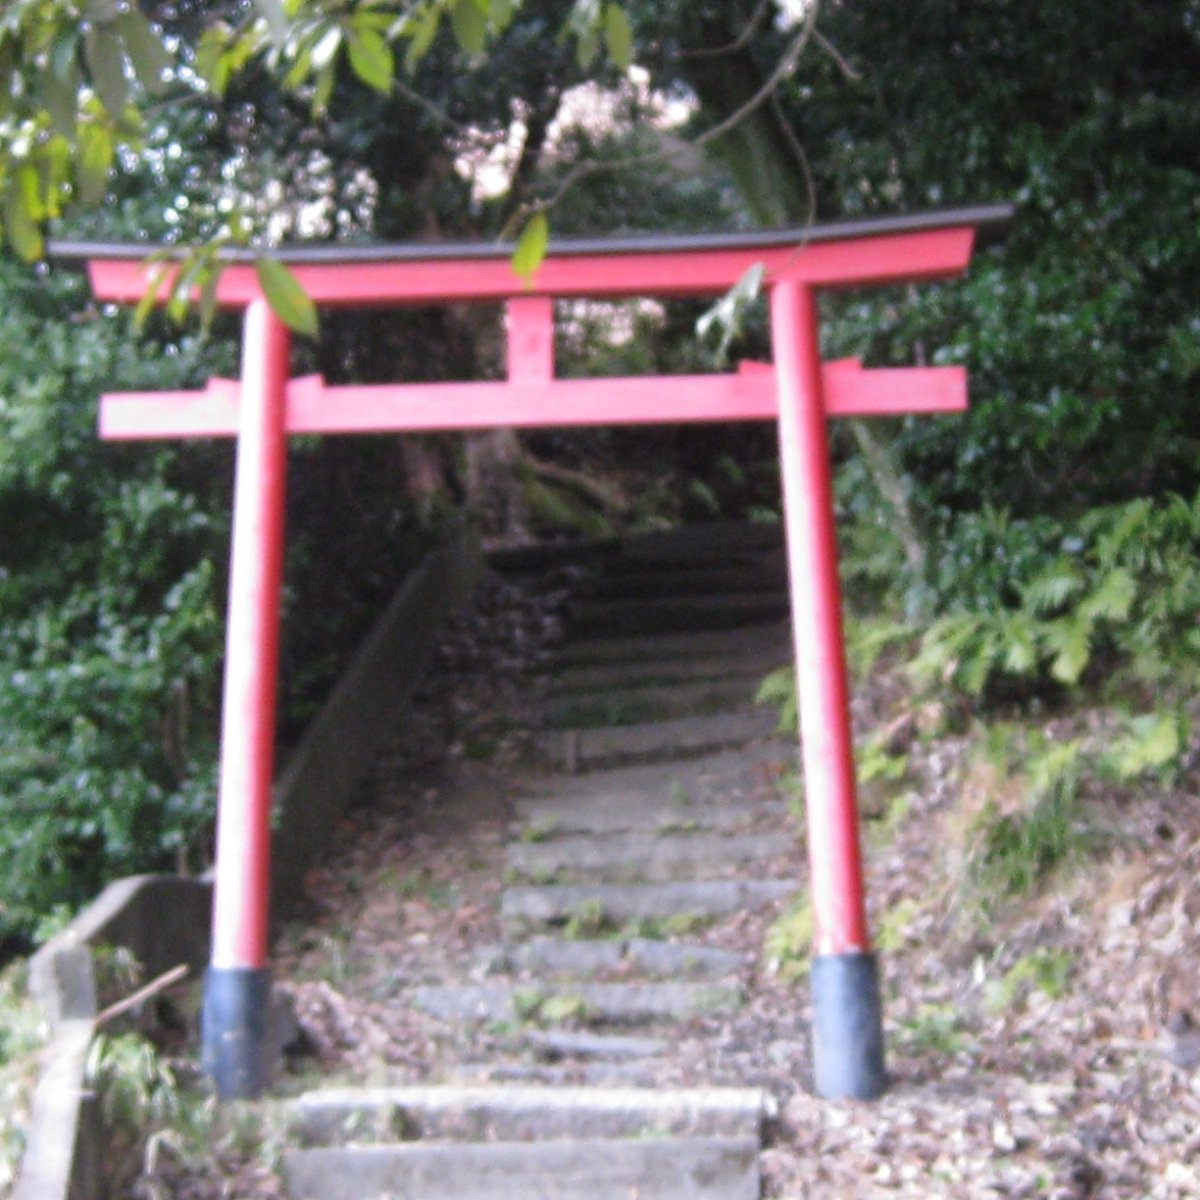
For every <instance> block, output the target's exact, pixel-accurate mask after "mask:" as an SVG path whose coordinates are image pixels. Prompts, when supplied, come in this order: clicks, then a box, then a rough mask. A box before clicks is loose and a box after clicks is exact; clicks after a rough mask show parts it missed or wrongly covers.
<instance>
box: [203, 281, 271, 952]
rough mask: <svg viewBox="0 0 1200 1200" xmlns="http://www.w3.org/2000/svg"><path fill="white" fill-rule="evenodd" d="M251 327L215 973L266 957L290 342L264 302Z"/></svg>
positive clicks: (251, 309) (237, 493)
mask: <svg viewBox="0 0 1200 1200" xmlns="http://www.w3.org/2000/svg"><path fill="white" fill-rule="evenodd" d="M244 328H245V333H244V340H243V347H242V353H243V365H242V402H241V412H240V418H239V430H238V448H237V478H236V482H235V489H234V518H233V550H232V562H231V568H230V582H229V618H228V631H227V634H226V650H225V688H224V705H223V709H222V726H221V776H220V790H219V798H218V818H217V862H216V880H215V895H214V901H213V903H214V912H213V946H212V965H213V967H214V968H261V967H263V966H264V965H265V963H266V957H267V923H268V911H267V906H268V893H269V887H270V880H269V869H270V831H271V819H270V818H271V781H272V767H273V761H274V745H275V697H276V666H277V663H278V658H279V604H280V593H281V586H282V576H283V524H284V487H285V476H286V466H287V458H286V435H285V433H284V417H285V406H286V397H287V379H288V357H289V349H290V338H289V334H288V331H287V328H286V327H285V326H284V324H283V323H282V322H281V321H280V320H279V318H278V317H277V316H276V315H275V314H274V313H273V312H272V311H271V310H270V308H269V307H268V305H267V303H266V301H265V300H255V301H253V302H252V303H251V304H250V305H249V306H248V307H247V309H246V318H245V327H244Z"/></svg>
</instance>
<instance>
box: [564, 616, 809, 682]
mask: <svg viewBox="0 0 1200 1200" xmlns="http://www.w3.org/2000/svg"><path fill="white" fill-rule="evenodd" d="M790 638H791V632H790V630H789V629H788V627H787V625H786V623H784V622H782V621H780V622H775V623H772V624H769V625H748V626H746V627H745V628H744V629H727V630H710V631H707V632H703V633H662V634H658V635H657V636H654V637H611V638H603V637H596V638H586V639H580V640H577V641H572V642H568V643H567V644H566V645H565V646H563V647H562V648H561V649H560V650H559V652H558V654H557V655H556V656H555V660H554V664H552V666H551V674H553V672H554V669H555V667H557V668H558V669H560V670H561V669H564V668H568V667H581V666H596V665H599V664H602V663H631V662H632V663H639V664H640V665H641V667H642V669H643V670H644V671H645V672H646V673H647V674H648V675H653V674H654V672H655V670H656V669H657V664H659V663H665V662H673V661H675V660H677V659H702V658H712V657H714V656H724V655H731V654H749V653H753V652H755V651H773V652H778V653H779V654H780V655H781V656H782V658H783V659H784V660H786V658H787V656H788V655H789V654H790V649H789V647H790V644H791V643H790Z"/></svg>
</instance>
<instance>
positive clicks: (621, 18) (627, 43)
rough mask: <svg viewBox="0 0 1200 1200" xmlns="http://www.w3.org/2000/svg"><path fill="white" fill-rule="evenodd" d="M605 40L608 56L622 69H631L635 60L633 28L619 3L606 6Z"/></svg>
mask: <svg viewBox="0 0 1200 1200" xmlns="http://www.w3.org/2000/svg"><path fill="white" fill-rule="evenodd" d="M604 41H605V44H606V45H607V46H608V57H609V58H611V59H612V60H613V63H614V64H615V65H616V66H618V67H620V68H621V70H622V71H625V70H628V69H629V64H630V63H631V62H632V61H633V30H632V29H630V27H629V17H628V16H627V15H626V13H625V10H624V9H623V8H622V7H621V5H619V4H613V3H609V4H606V5H605V6H604Z"/></svg>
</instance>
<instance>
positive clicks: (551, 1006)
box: [537, 992, 588, 1025]
mask: <svg viewBox="0 0 1200 1200" xmlns="http://www.w3.org/2000/svg"><path fill="white" fill-rule="evenodd" d="M587 1015H588V1006H587V1001H586V1000H585V999H584V998H583V997H582V996H579V995H575V994H573V993H567V992H564V993H562V994H560V995H556V996H549V997H547V998H546V1000H544V1001H543V1002H542V1004H541V1006H540V1007H539V1008H538V1012H537V1017H538V1020H539V1021H540V1022H542V1023H543V1024H547V1025H561V1024H563V1023H564V1022H566V1021H584V1020H586V1019H587Z"/></svg>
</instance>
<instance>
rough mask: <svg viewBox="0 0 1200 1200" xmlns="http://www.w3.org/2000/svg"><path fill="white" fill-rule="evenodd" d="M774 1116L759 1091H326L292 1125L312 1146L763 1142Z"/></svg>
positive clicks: (306, 1103)
mask: <svg viewBox="0 0 1200 1200" xmlns="http://www.w3.org/2000/svg"><path fill="white" fill-rule="evenodd" d="M774 1111H775V1110H774V1101H773V1100H772V1098H771V1097H770V1096H769V1095H768V1094H767V1093H765V1092H763V1091H761V1090H760V1089H758V1088H679V1089H667V1088H587V1087H570V1086H556V1087H539V1086H536V1085H529V1084H525V1085H518V1084H512V1085H504V1086H495V1085H492V1086H469V1087H454V1086H438V1087H390V1088H389V1087H383V1088H322V1089H319V1090H317V1091H312V1092H306V1093H305V1094H304V1095H302V1096H300V1097H299V1098H298V1099H297V1100H296V1101H295V1103H294V1106H293V1108H292V1111H291V1117H290V1124H291V1127H292V1130H293V1132H294V1134H295V1136H296V1137H297V1138H298V1139H299V1140H300V1141H301V1142H302V1143H303V1144H305V1145H310V1146H311V1145H327V1144H330V1143H333V1142H341V1141H344V1140H347V1139H348V1138H349V1139H354V1138H362V1137H363V1131H367V1132H368V1133H370V1132H371V1131H375V1132H376V1133H377V1134H379V1135H382V1136H384V1137H386V1138H388V1139H391V1140H397V1139H417V1138H428V1139H435V1140H442V1141H446V1140H451V1139H453V1140H458V1141H529V1140H531V1139H534V1138H540V1139H543V1140H549V1139H561V1138H580V1139H596V1138H623V1137H665V1136H668V1135H670V1136H676V1137H679V1136H684V1135H688V1136H718V1135H719V1136H726V1137H752V1138H758V1137H759V1136H760V1134H761V1132H762V1126H763V1123H764V1121H766V1120H769V1119H770V1118H772V1117H773V1116H774Z"/></svg>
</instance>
